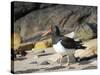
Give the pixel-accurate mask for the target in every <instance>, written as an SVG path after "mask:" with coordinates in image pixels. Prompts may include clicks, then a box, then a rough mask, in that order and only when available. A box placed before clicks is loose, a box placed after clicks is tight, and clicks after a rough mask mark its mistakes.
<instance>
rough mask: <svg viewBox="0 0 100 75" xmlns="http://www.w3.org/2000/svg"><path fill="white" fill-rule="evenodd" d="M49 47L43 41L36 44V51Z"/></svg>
mask: <svg viewBox="0 0 100 75" xmlns="http://www.w3.org/2000/svg"><path fill="white" fill-rule="evenodd" d="M47 47H48V46H47V43H46V42H43V41H40V42H37V43H36V44H35V47H34V48H35V49H45V48H47Z"/></svg>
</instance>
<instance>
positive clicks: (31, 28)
mask: <svg viewBox="0 0 100 75" xmlns="http://www.w3.org/2000/svg"><path fill="white" fill-rule="evenodd" d="M37 4H38V5H39V7H38V8H37V10H33V11H31V12H30V13H27V14H26V15H25V16H23V17H21V18H20V19H17V20H16V21H15V22H14V31H15V32H18V33H20V35H21V37H22V39H23V40H25V39H27V38H30V37H33V36H34V34H35V33H37V32H40V31H44V30H47V29H48V26H50V25H59V27H60V29H61V31H62V32H63V33H64V34H67V33H69V32H72V31H74V30H75V29H76V28H77V27H78V26H79V25H81V24H82V23H85V22H87V23H95V24H96V23H97V19H96V18H97V7H95V6H94V7H93V6H77V5H59V4H54V5H52V4H46V3H40V4H39V3H37ZM37 4H36V3H33V4H32V5H34V6H35V5H37ZM22 5H24V7H25V8H26V9H28V7H29V5H30V6H31V3H28V4H27V5H28V6H26V4H24V3H23V4H22ZM45 5H46V7H45V8H41V6H45ZM34 6H33V7H34ZM15 8H16V7H15ZM16 9H17V10H18V9H20V7H17V8H16ZM18 12H21V11H18ZM14 13H16V14H17V15H18V13H17V11H16V12H14ZM84 28H87V29H85V31H87V30H88V29H89V31H88V32H90V36H92V34H91V33H92V30H91V29H90V27H88V26H87V25H86V26H84ZM81 29H82V28H81ZM79 30H80V29H79ZM90 36H88V38H90Z"/></svg>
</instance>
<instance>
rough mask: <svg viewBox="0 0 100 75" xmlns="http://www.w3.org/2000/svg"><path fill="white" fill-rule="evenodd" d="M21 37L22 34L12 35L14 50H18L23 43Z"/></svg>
mask: <svg viewBox="0 0 100 75" xmlns="http://www.w3.org/2000/svg"><path fill="white" fill-rule="evenodd" d="M21 41H22V40H21V36H20V34H18V33H16V32H14V33H12V34H11V48H13V49H14V50H16V49H18V48H19V46H20V43H21Z"/></svg>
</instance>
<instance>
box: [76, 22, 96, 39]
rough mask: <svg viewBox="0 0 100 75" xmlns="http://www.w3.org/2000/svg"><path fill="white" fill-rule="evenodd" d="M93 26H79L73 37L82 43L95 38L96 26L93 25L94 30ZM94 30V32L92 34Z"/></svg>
mask: <svg viewBox="0 0 100 75" xmlns="http://www.w3.org/2000/svg"><path fill="white" fill-rule="evenodd" d="M92 26H93V24H91V25H90V24H87V23H85V24H81V25H79V26H78V27H77V28H76V30H75V37H76V38H79V39H80V40H82V41H86V40H90V39H92V38H94V37H95V36H97V32H96V30H97V28H96V25H95V24H94V26H95V27H94V29H93V28H92ZM94 30H95V32H94Z"/></svg>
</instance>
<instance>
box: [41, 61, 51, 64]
mask: <svg viewBox="0 0 100 75" xmlns="http://www.w3.org/2000/svg"><path fill="white" fill-rule="evenodd" d="M49 64H50V63H49V62H48V61H43V62H42V63H40V65H49Z"/></svg>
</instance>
